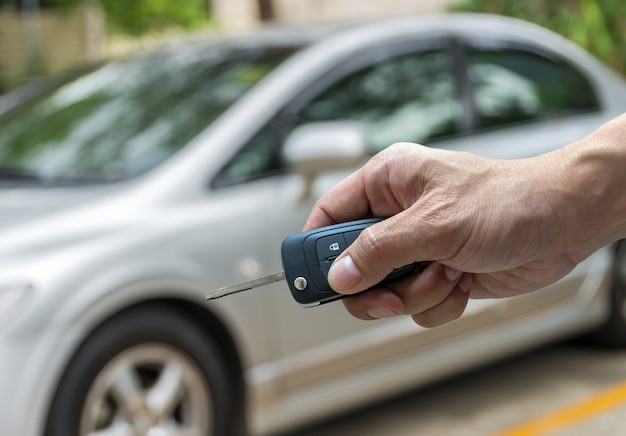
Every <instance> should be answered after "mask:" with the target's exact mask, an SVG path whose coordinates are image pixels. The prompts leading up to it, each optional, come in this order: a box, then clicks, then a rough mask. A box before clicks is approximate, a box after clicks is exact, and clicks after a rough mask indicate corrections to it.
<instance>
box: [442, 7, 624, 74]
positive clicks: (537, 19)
mask: <svg viewBox="0 0 626 436" xmlns="http://www.w3.org/2000/svg"><path fill="white" fill-rule="evenodd" d="M452 10H454V11H464V12H485V13H492V14H499V15H507V16H511V17H516V18H521V19H523V20H527V21H531V22H534V23H537V24H539V25H542V26H544V27H547V28H549V29H552V30H553V31H555V32H557V33H559V34H561V35H563V36H565V37H566V38H568V39H570V40H571V41H573V42H575V43H576V44H579V45H580V46H582V47H583V48H585V49H586V50H588V51H589V52H591V53H593V54H594V55H595V56H596V57H598V58H599V59H600V60H602V61H603V62H605V63H606V64H608V65H610V66H611V67H613V69H615V70H617V71H618V72H621V73H622V74H625V73H626V31H625V30H624V29H626V2H624V1H623V0H524V1H520V0H462V1H459V2H458V4H456V5H455V6H454V7H453V8H452Z"/></svg>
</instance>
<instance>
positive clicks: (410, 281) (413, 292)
mask: <svg viewBox="0 0 626 436" xmlns="http://www.w3.org/2000/svg"><path fill="white" fill-rule="evenodd" d="M371 216H388V217H389V218H388V219H386V220H385V221H382V222H380V223H377V224H375V225H372V226H370V227H369V228H367V229H366V230H365V231H363V232H362V234H361V236H360V237H359V238H358V239H357V241H356V242H355V243H353V244H352V245H351V246H350V247H348V249H347V250H346V251H344V252H343V253H342V254H341V256H339V258H338V259H337V260H336V261H335V262H334V264H333V266H332V267H331V270H330V273H329V283H330V285H331V287H332V288H333V289H334V290H336V291H337V292H339V293H341V294H346V295H351V298H346V299H344V300H343V302H344V304H345V306H346V308H347V309H348V311H349V312H350V313H351V314H352V315H353V316H355V317H357V318H360V319H366V320H368V319H377V318H386V317H390V316H396V315H410V316H412V318H413V320H414V321H415V322H416V323H418V324H420V325H422V326H425V327H434V326H437V325H440V324H443V323H446V322H449V321H452V320H454V319H456V318H458V317H459V316H461V314H462V313H463V311H464V310H465V307H466V304H467V301H468V299H469V298H499V297H508V296H513V295H518V294H523V293H527V292H531V291H534V290H537V289H540V288H542V287H545V286H547V285H549V284H552V283H554V282H556V281H557V280H559V279H560V278H561V277H563V276H564V275H566V274H567V273H568V272H569V271H571V270H572V269H573V268H574V267H575V266H576V265H577V264H578V263H579V262H581V261H582V260H584V259H585V258H586V257H588V256H589V255H590V254H592V253H593V252H594V251H595V250H597V249H599V248H600V247H602V246H604V245H606V244H608V243H611V242H613V241H616V240H618V239H621V238H625V237H626V115H622V116H620V117H618V118H616V119H614V120H613V121H611V122H609V123H607V124H606V125H604V126H602V127H601V128H599V129H597V130H596V131H594V132H593V133H591V134H590V135H588V136H587V137H585V138H583V139H581V140H580V141H577V142H575V143H572V144H570V145H568V146H566V147H563V148H561V149H558V150H555V151H553V152H550V153H547V154H544V155H541V156H537V157H533V158H529V159H519V160H494V159H487V158H482V157H479V156H475V155H472V154H468V153H460V152H450V151H445V150H437V149H432V148H427V147H423V146H421V145H418V144H409V143H399V144H394V145H392V146H391V147H389V148H387V149H386V150H384V151H382V152H381V153H379V154H377V155H376V156H374V157H373V158H372V159H371V160H370V161H369V162H368V163H367V164H366V165H365V166H364V167H363V168H361V169H360V170H358V171H357V172H355V173H354V174H352V175H351V176H350V177H348V178H347V179H345V180H344V181H343V182H341V183H340V184H339V185H337V186H336V187H335V188H334V189H332V190H331V191H330V192H328V193H327V194H326V195H325V196H323V197H322V198H320V200H318V202H317V203H316V205H315V206H314V208H313V210H312V211H311V214H310V216H309V218H308V220H307V222H306V224H305V227H304V230H310V229H313V228H317V227H321V226H326V225H331V224H335V223H340V222H345V221H350V220H355V219H360V218H367V217H371ZM413 262H418V263H419V265H420V266H421V268H419V271H417V272H416V273H415V274H412V275H410V276H408V277H406V278H403V279H402V280H398V281H395V282H393V283H392V284H389V285H387V286H386V287H385V288H377V289H372V290H369V291H368V292H362V293H360V292H361V291H363V290H365V289H368V288H370V287H371V286H373V285H375V284H376V283H378V282H380V281H381V280H382V279H383V278H384V277H385V276H386V275H387V274H389V272H391V270H392V269H393V268H397V267H401V266H403V265H407V264H410V263H413ZM353 294H358V295H353Z"/></svg>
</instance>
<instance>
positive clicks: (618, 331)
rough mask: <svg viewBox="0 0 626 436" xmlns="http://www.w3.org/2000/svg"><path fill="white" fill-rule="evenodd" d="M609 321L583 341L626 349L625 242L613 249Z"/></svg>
mask: <svg viewBox="0 0 626 436" xmlns="http://www.w3.org/2000/svg"><path fill="white" fill-rule="evenodd" d="M614 262H615V263H614V266H613V278H612V280H613V285H612V290H611V295H610V315H609V319H608V320H607V321H606V322H605V323H604V325H602V326H601V327H600V328H599V329H598V330H596V331H594V332H592V333H591V334H589V335H588V336H587V337H586V338H585V339H587V340H588V341H589V342H590V343H592V344H594V345H600V346H605V347H626V240H622V241H620V242H619V243H618V244H617V246H616V248H615V258H614Z"/></svg>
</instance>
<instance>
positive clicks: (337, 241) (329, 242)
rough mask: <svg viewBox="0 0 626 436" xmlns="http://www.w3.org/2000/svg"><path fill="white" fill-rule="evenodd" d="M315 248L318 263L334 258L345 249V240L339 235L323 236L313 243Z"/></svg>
mask: <svg viewBox="0 0 626 436" xmlns="http://www.w3.org/2000/svg"><path fill="white" fill-rule="evenodd" d="M315 248H316V250H317V259H318V260H319V261H322V260H326V259H330V258H334V257H337V256H339V254H340V253H341V252H342V251H343V250H345V249H346V240H345V239H344V237H343V234H341V233H338V234H335V235H330V236H324V237H321V238H319V239H318V240H317V241H316V242H315Z"/></svg>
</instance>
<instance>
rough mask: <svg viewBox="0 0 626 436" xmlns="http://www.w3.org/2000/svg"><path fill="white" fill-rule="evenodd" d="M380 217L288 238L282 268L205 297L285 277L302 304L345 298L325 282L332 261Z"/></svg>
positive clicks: (400, 271)
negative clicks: (279, 270)
mask: <svg viewBox="0 0 626 436" xmlns="http://www.w3.org/2000/svg"><path fill="white" fill-rule="evenodd" d="M382 219H383V218H369V219H364V220H358V221H351V222H347V223H341V224H335V225H332V226H327V227H321V228H318V229H313V230H309V231H307V232H302V233H297V234H295V235H291V236H289V237H287V238H286V239H285V240H284V241H283V243H282V246H281V258H282V263H283V268H284V270H283V271H281V272H278V273H275V274H270V275H267V276H264V277H260V278H258V279H254V280H250V281H247V282H243V283H239V284H236V285H230V286H225V287H223V288H219V289H215V290H213V291H209V292H207V294H206V299H207V300H212V299H214V298H219V297H223V296H225V295H230V294H234V293H236V292H242V291H247V290H249V289H254V288H257V287H259V286H265V285H269V284H270V283H274V282H277V281H280V280H286V281H287V285H288V287H289V290H290V291H291V295H292V296H293V298H294V299H295V300H296V302H297V303H298V304H300V305H301V306H303V307H314V306H318V305H320V304H324V303H329V302H331V301H335V300H338V299H340V298H344V297H346V295H342V294H338V293H336V292H335V291H333V290H332V289H331V287H330V285H329V284H328V271H329V270H330V266H331V264H332V263H333V261H334V260H335V259H336V258H337V256H339V255H340V254H341V253H342V252H343V251H344V250H345V249H346V248H347V247H348V246H349V245H350V244H352V243H353V242H354V241H355V240H356V238H357V237H358V236H359V234H360V233H361V231H362V230H363V229H365V228H367V227H369V226H371V225H372V224H375V223H377V222H380V221H382ZM414 269H415V264H410V265H406V266H404V267H401V268H397V269H395V270H393V271H392V272H391V273H390V274H389V275H388V276H387V277H385V278H384V279H383V280H382V281H381V282H380V283H378V284H377V285H376V286H380V285H382V284H384V283H387V282H388V281H391V280H394V279H397V278H399V277H403V276H405V275H407V274H410V273H411V272H413V271H414Z"/></svg>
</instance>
